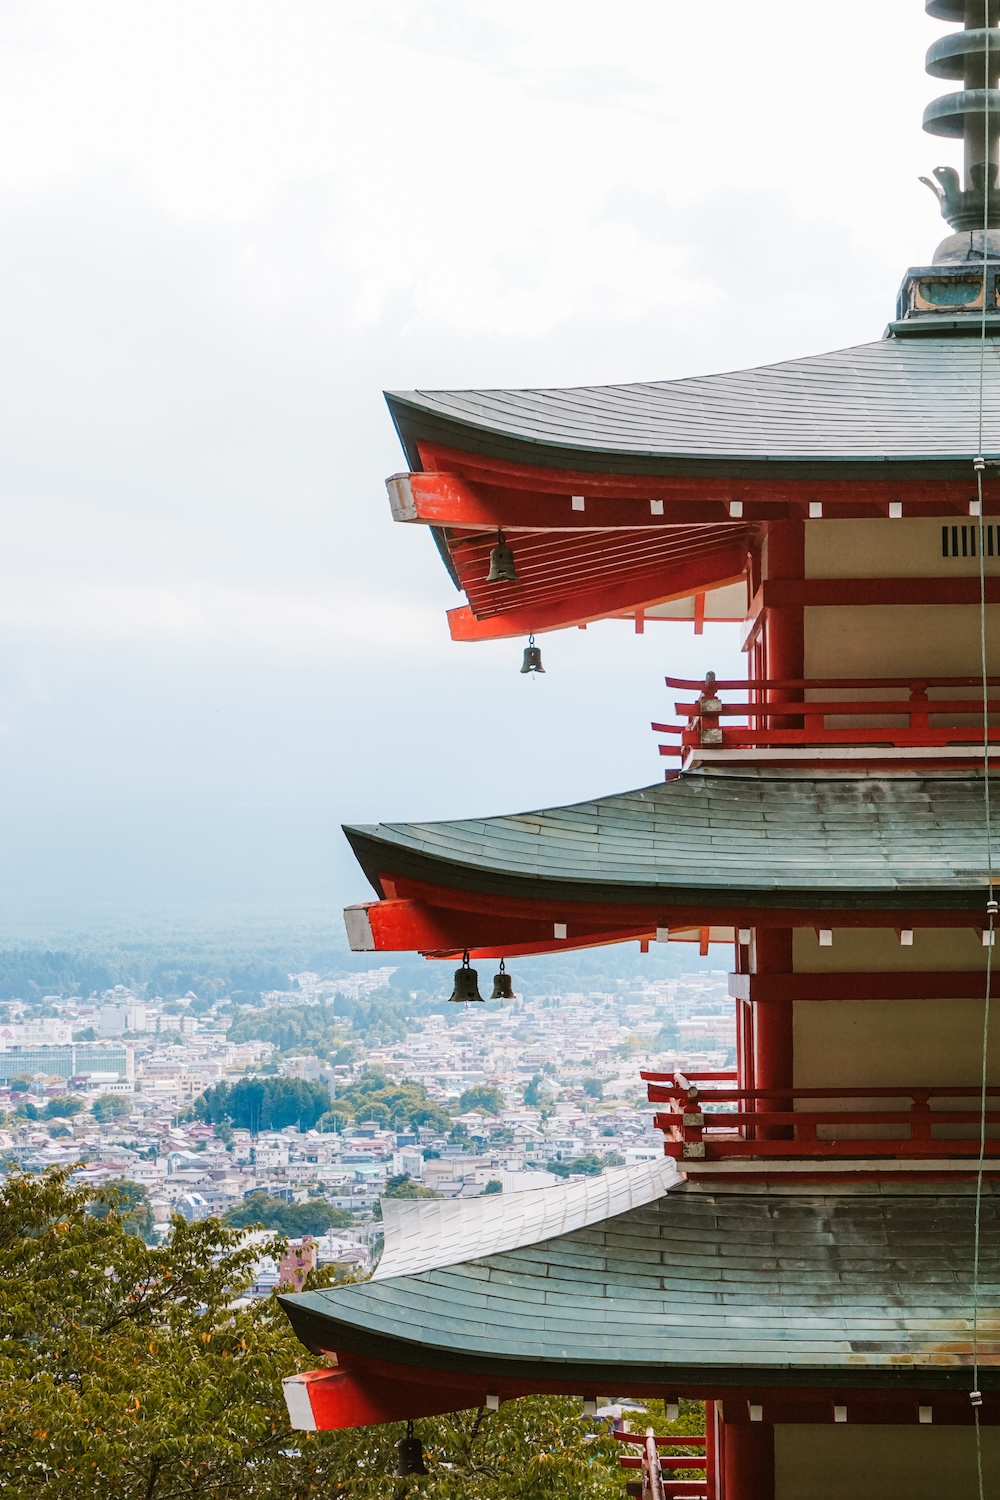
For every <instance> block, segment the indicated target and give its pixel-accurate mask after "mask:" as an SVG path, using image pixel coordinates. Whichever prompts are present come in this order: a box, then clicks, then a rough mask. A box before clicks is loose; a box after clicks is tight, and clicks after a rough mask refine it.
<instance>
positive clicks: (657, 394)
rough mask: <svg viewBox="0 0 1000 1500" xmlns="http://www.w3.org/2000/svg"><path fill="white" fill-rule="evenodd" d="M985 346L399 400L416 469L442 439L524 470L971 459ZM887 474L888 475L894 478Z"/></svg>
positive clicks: (895, 343) (905, 346) (414, 394)
mask: <svg viewBox="0 0 1000 1500" xmlns="http://www.w3.org/2000/svg"><path fill="white" fill-rule="evenodd" d="M979 359H980V351H979V342H978V340H977V339H970V338H966V337H963V336H960V335H953V336H948V337H938V336H934V335H931V336H926V337H923V338H915V339H896V338H888V339H881V340H879V341H878V342H876V343H871V344H859V345H857V346H856V347H854V348H850V349H839V350H836V351H834V352H833V353H830V354H817V355H812V356H810V357H808V358H804V359H790V360H784V361H782V362H781V363H779V364H773V365H761V366H758V367H755V368H752V369H748V370H734V371H731V372H729V373H725V374H719V375H703V376H696V377H692V378H688V379H684V380H661V381H645V382H637V383H636V384H630V385H597V386H576V387H573V388H571V389H568V390H559V389H551V390H547V389H538V390H530V389H529V390H470V391H392V392H388V393H387V396H386V399H387V401H388V403H389V407H390V410H391V412H392V415H393V419H394V421H395V423H396V426H397V428H398V430H399V433H400V436H401V438H402V440H403V444H404V447H405V448H406V450H407V453H408V455H409V458H410V463H411V466H412V467H413V468H419V467H421V463H420V460H419V455H418V454H417V452H416V444H417V442H420V441H425V442H436V443H441V444H445V445H449V446H453V447H457V448H461V449H463V450H466V451H472V452H480V453H488V454H490V455H492V456H494V457H497V458H507V459H512V460H514V461H520V462H522V463H532V464H543V465H549V466H555V467H565V468H576V469H581V468H582V469H588V468H591V469H611V470H616V469H618V470H625V471H632V472H643V471H645V472H664V473H666V472H690V473H694V472H706V473H708V472H715V473H728V472H734V467H733V466H734V465H735V466H736V470H735V471H740V472H742V471H744V470H745V471H746V472H750V471H753V470H759V467H760V465H761V463H763V462H768V463H775V462H780V463H782V464H783V465H790V464H794V463H795V462H796V461H800V462H801V461H808V462H809V463H810V464H811V465H814V464H816V463H825V464H828V465H831V466H837V465H840V466H842V465H844V464H845V463H846V464H853V465H855V466H861V467H862V468H864V469H866V470H867V472H869V473H870V472H871V466H872V465H873V464H881V465H885V464H889V465H903V466H905V465H907V464H913V463H919V464H920V465H921V472H922V475H923V477H924V478H928V477H930V474H929V473H928V470H927V464H928V463H934V462H935V461H936V463H937V464H938V465H947V464H948V463H955V462H956V461H960V462H962V463H963V464H965V463H967V462H968V460H969V459H970V458H971V457H972V456H974V455H975V454H976V453H977V452H978V451H979V435H978V405H977V401H976V400H975V399H974V396H975V392H976V391H977V389H978V382H979ZM985 373H986V382H985V386H986V422H985V438H984V448H983V451H984V452H986V453H988V454H992V453H998V452H1000V340H998V339H997V338H990V339H989V340H988V347H987V357H986V371H985ZM886 477H888V475H887V476H886Z"/></svg>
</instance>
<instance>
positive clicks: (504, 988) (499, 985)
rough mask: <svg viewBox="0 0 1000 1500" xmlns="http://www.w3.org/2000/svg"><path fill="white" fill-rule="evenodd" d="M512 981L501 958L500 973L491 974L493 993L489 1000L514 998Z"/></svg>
mask: <svg viewBox="0 0 1000 1500" xmlns="http://www.w3.org/2000/svg"><path fill="white" fill-rule="evenodd" d="M516 998H517V997H516V996H515V994H514V981H513V979H511V977H510V975H509V974H508V973H507V970H506V968H505V967H504V961H503V959H501V960H500V973H499V974H494V976H493V993H492V995H491V996H490V999H491V1000H514V999H516Z"/></svg>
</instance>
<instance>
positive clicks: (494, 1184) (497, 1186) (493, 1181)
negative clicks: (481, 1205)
mask: <svg viewBox="0 0 1000 1500" xmlns="http://www.w3.org/2000/svg"><path fill="white" fill-rule="evenodd" d="M502 1192H503V1183H502V1182H501V1181H500V1180H499V1179H498V1178H496V1177H491V1178H490V1180H489V1182H488V1183H487V1184H486V1186H485V1187H484V1188H483V1195H484V1196H485V1195H486V1194H487V1193H502Z"/></svg>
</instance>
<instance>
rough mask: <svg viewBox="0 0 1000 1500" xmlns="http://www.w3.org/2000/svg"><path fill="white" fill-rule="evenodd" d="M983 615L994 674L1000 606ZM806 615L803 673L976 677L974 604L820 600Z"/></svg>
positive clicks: (999, 643) (998, 654)
mask: <svg viewBox="0 0 1000 1500" xmlns="http://www.w3.org/2000/svg"><path fill="white" fill-rule="evenodd" d="M986 614H987V650H988V655H989V662H990V665H991V670H992V671H993V672H994V673H996V672H997V670H998V663H1000V606H998V605H990V606H989V607H988V608H987V612H986ZM804 615H805V626H804V629H805V675H806V676H807V677H920V676H922V675H926V676H928V677H976V676H978V675H979V672H980V670H981V658H980V649H979V607H978V605H975V604H934V605H922V604H920V605H918V604H906V605H889V604H865V605H848V604H842V605H825V604H824V605H809V606H808V607H807V608H806V609H805V611H804Z"/></svg>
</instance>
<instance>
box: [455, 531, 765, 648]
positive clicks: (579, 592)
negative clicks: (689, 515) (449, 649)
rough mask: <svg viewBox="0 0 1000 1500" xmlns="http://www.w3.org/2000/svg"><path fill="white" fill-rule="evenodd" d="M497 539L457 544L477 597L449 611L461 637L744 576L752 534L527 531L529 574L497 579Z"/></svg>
mask: <svg viewBox="0 0 1000 1500" xmlns="http://www.w3.org/2000/svg"><path fill="white" fill-rule="evenodd" d="M494 540H495V538H493V537H490V536H483V537H478V538H476V539H474V540H473V539H463V540H462V541H461V543H460V544H458V545H454V546H453V547H452V557H453V559H454V562H455V566H456V569H457V571H458V576H459V579H460V581H461V585H462V587H463V588H464V589H465V591H466V594H467V596H468V599H469V606H468V607H467V608H462V609H454V610H450V611H449V613H448V623H449V626H450V628H451V633H452V637H453V638H454V639H455V640H460V641H473V640H491V639H498V638H501V637H504V636H512V635H524V634H528V633H531V632H535V633H538V634H540V633H542V632H544V631H547V630H562V629H565V628H566V627H567V626H572V625H585V624H588V623H589V622H590V621H592V620H599V619H603V618H604V617H606V616H607V615H615V614H624V613H631V612H633V611H638V610H641V609H650V608H653V607H654V606H655V605H657V604H666V603H668V602H669V601H670V600H672V599H683V598H687V597H688V596H690V595H691V594H699V593H704V592H706V591H707V590H710V589H716V588H723V587H725V586H726V585H727V584H731V583H739V582H741V581H742V580H743V579H744V578H745V576H746V569H747V553H748V548H749V541H750V536H749V532H748V531H747V530H746V528H744V527H742V526H733V525H729V526H704V527H684V528H675V529H674V530H673V532H671V531H667V532H659V533H650V532H648V531H636V532H584V533H582V534H580V533H577V534H576V535H574V536H566V535H565V534H562V535H553V534H552V533H536V534H530V535H528V536H523V535H522V536H519V537H517V538H516V539H515V540H514V559H515V566H516V568H517V572H518V576H519V578H520V580H521V581H520V582H519V583H498V584H488V583H487V582H486V575H487V573H488V571H489V554H490V548H491V547H492V545H493V541H494Z"/></svg>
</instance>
